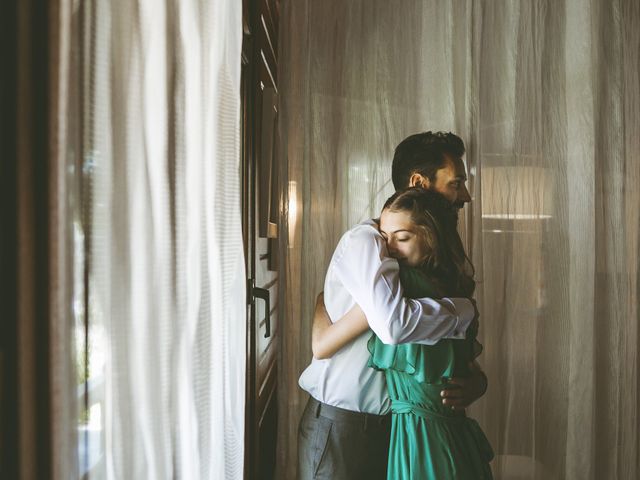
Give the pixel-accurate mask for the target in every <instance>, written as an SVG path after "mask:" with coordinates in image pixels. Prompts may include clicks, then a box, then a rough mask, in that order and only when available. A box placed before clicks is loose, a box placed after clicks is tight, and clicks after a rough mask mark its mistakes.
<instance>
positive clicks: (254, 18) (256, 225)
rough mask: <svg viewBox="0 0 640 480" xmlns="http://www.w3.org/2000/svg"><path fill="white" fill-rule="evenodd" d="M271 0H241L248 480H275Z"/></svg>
mask: <svg viewBox="0 0 640 480" xmlns="http://www.w3.org/2000/svg"><path fill="white" fill-rule="evenodd" d="M278 9H279V8H278V4H277V2H275V1H272V0H259V1H251V0H245V1H244V17H245V18H244V42H243V52H242V78H243V81H242V108H243V124H242V143H243V154H242V162H243V163H242V172H243V196H242V198H243V233H244V247H245V258H246V262H247V265H246V266H247V273H248V276H249V278H248V279H247V292H248V296H247V319H248V325H247V327H248V328H247V332H248V338H247V352H246V354H247V384H246V385H247V388H246V428H245V452H246V453H245V478H247V479H257V478H260V479H272V478H273V475H274V470H275V458H276V450H275V449H276V441H277V415H278V411H277V399H278V392H277V388H276V386H277V371H278V366H277V358H278V335H279V322H278V311H279V309H278V302H277V299H278V287H279V285H278V274H277V268H278V258H277V251H278V243H277V242H278V223H279V219H278V215H279V211H280V207H279V201H280V198H281V196H280V194H279V192H280V184H279V178H278V175H277V172H278V168H277V167H278V163H277V151H276V147H277V145H276V139H277V135H276V133H277V121H278V109H277V98H278V96H277V84H276V81H277V51H276V47H277V35H276V28H277V18H278Z"/></svg>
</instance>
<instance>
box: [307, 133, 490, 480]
mask: <svg viewBox="0 0 640 480" xmlns="http://www.w3.org/2000/svg"><path fill="white" fill-rule="evenodd" d="M463 155H464V143H463V142H462V140H461V139H460V138H459V137H457V136H456V135H454V134H452V133H443V132H437V133H432V132H426V133H420V134H416V135H412V136H410V137H408V138H406V139H405V140H403V141H402V142H401V143H400V144H399V145H398V146H397V148H396V151H395V154H394V158H393V166H392V180H393V184H394V187H395V188H396V190H402V189H404V188H406V187H409V186H422V187H424V188H427V189H433V190H436V191H438V192H440V193H441V194H442V195H443V196H445V197H446V198H447V199H448V200H449V201H450V202H451V203H452V204H453V205H455V206H456V207H458V208H461V207H463V206H464V204H465V203H467V202H469V201H470V200H471V197H470V196H469V192H468V190H467V188H466V186H465V182H466V179H467V176H466V173H465V167H464V163H463V162H462V156H463ZM398 272H399V266H398V263H397V261H396V260H394V259H392V258H390V257H389V256H388V254H387V250H386V244H385V241H384V239H383V238H382V236H381V235H380V233H379V232H378V230H377V226H376V224H375V222H374V221H367V222H364V223H362V224H360V225H356V226H355V227H353V228H352V229H351V230H349V231H348V232H346V233H345V234H344V235H343V237H342V238H341V240H340V242H339V243H338V246H337V247H336V250H335V252H334V255H333V258H332V259H331V263H330V265H329V268H328V271H327V276H326V280H325V288H324V292H325V299H326V305H323V302H322V296H320V297H319V301H318V305H317V306H316V316H315V320H314V323H315V322H322V321H326V320H324V318H326V316H325V308H326V314H328V315H329V317H330V318H331V319H333V320H334V321H335V320H338V319H339V318H341V317H342V316H343V315H345V314H346V313H347V312H349V310H351V308H352V307H353V306H354V305H355V304H356V303H357V304H358V305H359V306H360V308H361V309H362V310H363V311H364V313H365V315H366V317H367V321H368V322H369V326H370V327H371V329H372V330H373V331H374V332H375V333H376V335H378V337H379V338H380V339H381V340H382V341H383V342H385V343H390V344H397V343H423V344H428V345H431V344H434V343H436V342H438V341H439V340H440V339H442V338H464V335H465V333H466V330H467V328H468V326H469V325H470V324H471V322H472V321H474V320H475V321H477V319H476V316H477V311H476V309H475V304H474V303H473V301H472V300H470V299H464V298H445V299H441V300H435V299H429V298H423V299H417V300H416V299H407V298H404V297H403V291H402V286H401V285H400V281H399V276H398ZM370 335H371V334H370V333H369V332H367V333H364V334H363V335H361V336H360V337H358V338H357V339H355V340H354V341H353V342H351V343H350V344H349V345H347V346H345V347H344V348H342V349H341V350H340V351H339V352H337V353H336V354H335V355H334V356H333V357H331V358H330V359H327V360H317V359H315V358H314V359H313V360H312V362H311V364H310V365H309V366H308V367H307V369H306V370H305V371H304V372H303V374H302V375H301V377H300V381H299V383H300V386H301V387H302V388H303V389H304V390H306V391H307V392H309V394H310V399H309V403H308V404H307V407H306V409H305V412H304V414H303V416H302V419H301V420H300V426H299V432H298V450H299V455H298V461H299V478H300V479H311V478H327V479H329V478H330V479H333V480H342V479H344V480H347V479H349V480H351V479H360V478H363V479H364V478H367V479H369V478H371V479H375V478H380V479H383V478H386V466H387V450H388V445H389V429H390V416H389V415H388V412H389V406H390V401H389V398H388V395H387V390H386V385H385V380H384V375H383V374H381V373H380V372H378V371H375V370H373V369H372V368H369V367H368V366H367V363H368V359H369V351H368V349H367V341H368V339H369V337H370ZM473 371H474V372H475V373H474V375H473V377H471V378H468V379H452V382H453V383H456V384H457V385H458V387H459V388H452V389H446V390H443V392H442V396H443V403H444V404H445V405H450V406H451V407H452V408H464V407H466V406H468V405H469V404H470V403H472V402H473V401H475V400H476V399H477V398H479V397H480V396H482V395H483V394H484V391H485V390H486V384H487V382H486V377H485V376H484V374H483V373H482V371H481V370H480V368H479V367H478V366H477V364H476V365H474V367H473Z"/></svg>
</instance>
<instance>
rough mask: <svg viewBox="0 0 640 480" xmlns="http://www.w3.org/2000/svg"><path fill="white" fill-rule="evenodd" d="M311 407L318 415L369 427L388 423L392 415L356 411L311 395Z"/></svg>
mask: <svg viewBox="0 0 640 480" xmlns="http://www.w3.org/2000/svg"><path fill="white" fill-rule="evenodd" d="M309 407H310V408H311V409H312V412H313V414H314V415H315V416H316V417H324V418H328V419H329V420H333V421H335V422H350V423H362V425H363V426H364V427H365V428H367V427H368V426H373V425H384V426H386V425H388V423H389V422H390V421H391V415H388V414H387V415H375V414H373V413H365V412H354V411H353V410H347V409H345V408H340V407H334V406H333V405H328V404H326V403H322V402H319V401H318V400H316V399H315V398H313V397H309Z"/></svg>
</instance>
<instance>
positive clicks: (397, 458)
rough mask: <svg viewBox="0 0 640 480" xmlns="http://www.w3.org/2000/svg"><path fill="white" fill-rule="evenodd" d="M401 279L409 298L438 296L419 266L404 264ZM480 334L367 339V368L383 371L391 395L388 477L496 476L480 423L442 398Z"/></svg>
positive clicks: (476, 349) (464, 368)
mask: <svg viewBox="0 0 640 480" xmlns="http://www.w3.org/2000/svg"><path fill="white" fill-rule="evenodd" d="M400 281H401V283H402V286H403V287H404V290H405V295H406V296H408V297H412V298H420V297H431V298H437V297H438V295H436V294H435V292H436V289H435V288H434V286H433V284H431V283H430V282H429V280H428V278H427V277H426V275H425V274H424V273H422V272H421V271H420V270H418V269H415V268H401V269H400ZM476 334H477V331H469V332H468V333H467V338H466V339H464V340H448V339H445V340H440V341H439V342H438V343H437V344H435V345H419V344H404V345H386V344H384V343H382V342H381V341H380V339H379V338H378V337H377V336H375V335H373V336H372V337H371V339H370V340H369V344H368V347H369V351H370V352H371V357H370V359H369V366H370V367H373V368H375V369H378V370H383V371H384V372H385V376H386V381H387V388H388V390H389V396H390V397H391V412H392V426H391V441H390V445H389V463H388V470H387V479H388V480H404V479H406V480H426V479H437V480H453V479H462V480H467V479H469V480H479V479H491V478H493V476H492V474H491V468H490V467H489V462H490V461H491V459H492V458H493V450H492V448H491V445H490V444H489V441H488V440H487V438H486V437H485V435H484V433H483V432H482V430H481V429H480V426H479V425H478V422H476V421H475V420H473V419H471V418H468V417H467V416H465V414H464V412H455V411H453V410H451V408H450V407H446V406H445V405H443V404H442V398H441V397H440V392H441V390H442V389H443V386H446V385H447V379H448V378H450V377H464V376H469V375H470V371H469V367H468V364H469V362H471V361H472V360H473V359H474V358H475V357H476V356H477V355H479V353H480V351H481V350H482V347H481V345H480V344H479V343H478V342H477V341H476V339H475V338H476Z"/></svg>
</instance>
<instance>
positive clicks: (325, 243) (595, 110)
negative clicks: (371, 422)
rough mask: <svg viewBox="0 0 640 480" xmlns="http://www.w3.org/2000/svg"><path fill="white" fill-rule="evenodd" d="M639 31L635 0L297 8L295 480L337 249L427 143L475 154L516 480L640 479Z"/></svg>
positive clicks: (487, 355) (491, 373) (288, 76)
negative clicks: (456, 140)
mask: <svg viewBox="0 0 640 480" xmlns="http://www.w3.org/2000/svg"><path fill="white" fill-rule="evenodd" d="M639 31H640V4H638V2H635V1H625V0H617V1H599V0H593V1H588V0H562V1H542V0H540V1H491V2H488V1H487V2H480V1H471V0H468V1H457V2H449V1H353V2H322V3H318V2H310V1H295V2H294V1H289V2H285V4H284V8H283V16H282V29H281V53H282V57H281V59H282V60H281V74H280V77H279V78H280V81H281V84H282V88H281V90H282V91H281V99H282V105H281V111H282V117H281V118H282V126H281V139H282V142H283V145H285V146H286V148H285V149H284V155H285V157H286V161H287V162H288V167H287V168H288V174H289V185H290V188H289V196H290V198H289V201H288V204H289V209H290V211H291V210H292V208H295V210H294V211H295V212H296V215H295V216H294V215H290V217H289V227H290V229H291V230H293V233H292V234H291V235H290V236H289V242H290V245H289V248H288V249H287V253H288V255H287V258H286V262H283V264H284V265H285V266H286V267H285V268H286V270H285V272H284V273H285V274H286V276H287V282H288V283H287V287H288V288H287V292H288V293H287V296H286V298H285V299H284V304H285V305H286V312H285V313H286V318H285V319H284V322H285V325H286V326H285V327H284V328H283V332H284V338H283V340H282V355H283V361H282V362H280V365H281V366H282V371H281V375H280V382H281V392H283V393H282V398H281V404H282V408H281V410H280V411H281V412H287V413H286V414H284V415H282V418H281V423H280V432H279V433H280V438H279V441H280V448H279V452H280V468H281V472H282V476H283V477H286V478H295V459H296V456H295V455H296V427H297V421H298V418H299V415H300V413H301V408H302V406H303V405H304V402H305V395H304V394H303V393H302V392H301V391H300V390H299V388H298V387H297V384H296V381H297V377H298V375H299V373H300V372H301V371H302V369H304V367H305V366H306V365H307V363H308V361H309V359H310V357H311V353H310V326H311V313H312V308H313V305H314V299H315V295H316V294H317V292H319V291H320V290H321V289H322V281H323V277H324V273H325V269H326V266H327V264H328V260H329V258H330V255H331V253H332V251H333V248H334V246H335V244H336V242H337V239H338V238H339V236H340V234H341V233H342V232H343V231H344V230H345V229H347V228H348V227H349V226H350V225H352V224H353V223H355V222H357V221H359V220H361V219H363V218H366V217H369V216H375V215H377V214H378V213H379V209H380V207H381V205H382V201H383V199H384V198H386V196H387V195H388V194H389V193H390V192H391V190H392V187H391V185H390V182H389V179H390V163H391V158H392V154H393V148H394V146H395V145H396V144H397V143H399V142H400V141H401V140H402V139H403V138H405V137H406V136H408V135H410V134H412V133H415V132H419V131H425V130H451V131H455V132H457V133H458V134H459V135H461V136H462V137H463V139H464V140H465V142H466V145H467V157H466V158H467V164H468V166H469V173H470V186H471V191H472V195H473V198H474V200H473V203H472V205H471V206H470V207H468V209H467V211H466V215H465V217H464V218H463V219H462V222H461V226H460V227H461V232H462V234H463V236H464V237H465V241H466V245H467V247H468V249H469V252H470V253H471V255H472V259H473V261H474V264H475V266H476V270H477V280H478V281H479V284H478V290H477V298H478V301H479V304H480V308H481V314H482V318H481V336H482V341H483V343H484V344H485V351H484V354H483V355H482V356H481V357H480V361H481V363H482V364H483V367H484V369H485V370H486V373H487V375H488V377H489V382H490V386H489V391H488V393H487V394H486V395H485V397H484V398H483V399H482V400H480V401H479V402H477V404H476V405H475V406H474V407H473V408H472V409H471V414H472V415H474V416H475V417H476V418H478V420H479V421H480V423H481V424H482V426H483V428H484V429H485V431H486V432H487V434H488V436H489V438H490V440H491V442H492V444H493V445H494V447H495V450H496V453H497V457H496V460H495V462H494V472H495V474H496V477H497V478H504V479H512V478H540V479H549V478H557V479H561V478H567V479H600V478H612V479H617V478H619V479H634V478H637V477H638V475H640V463H639V462H640V460H639V459H640V444H639V439H638V433H637V431H638V424H639V422H640V418H639V415H638V413H639V412H638V409H639V404H640V396H639V393H638V379H639V376H640V369H639V368H638V367H639V359H638V354H637V351H638V347H639V340H640V338H639V329H638V323H639V314H638V308H637V304H638V270H639V267H640V261H639V258H638V239H639V232H640V194H639V193H638V189H637V185H638V182H639V181H640V135H639V132H640V58H639V56H638V52H639V51H640V34H639V33H638V32H639Z"/></svg>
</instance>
